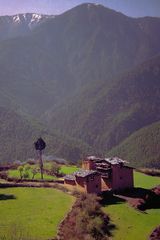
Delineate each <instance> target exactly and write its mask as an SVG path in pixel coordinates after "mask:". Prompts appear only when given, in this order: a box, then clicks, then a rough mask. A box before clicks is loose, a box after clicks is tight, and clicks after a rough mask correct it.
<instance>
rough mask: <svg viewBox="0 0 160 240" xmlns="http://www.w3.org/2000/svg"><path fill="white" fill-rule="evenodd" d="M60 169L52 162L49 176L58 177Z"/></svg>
mask: <svg viewBox="0 0 160 240" xmlns="http://www.w3.org/2000/svg"><path fill="white" fill-rule="evenodd" d="M60 169H61V168H60V166H59V165H58V164H57V163H55V162H53V163H52V165H51V169H50V173H51V175H53V176H54V175H55V176H58V175H59V173H60Z"/></svg>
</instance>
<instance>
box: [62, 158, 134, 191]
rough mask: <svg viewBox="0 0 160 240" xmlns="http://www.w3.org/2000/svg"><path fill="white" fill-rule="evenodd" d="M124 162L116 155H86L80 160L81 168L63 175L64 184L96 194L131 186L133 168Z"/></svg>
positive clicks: (132, 185)
mask: <svg viewBox="0 0 160 240" xmlns="http://www.w3.org/2000/svg"><path fill="white" fill-rule="evenodd" d="M126 163H127V162H126V161H124V160H122V159H120V158H118V157H114V158H98V157H95V156H90V157H87V158H86V159H84V160H83V162H82V169H80V170H79V171H77V172H75V173H73V174H70V175H66V176H65V178H64V184H65V185H66V187H69V188H71V189H77V190H79V191H82V192H86V193H96V194H99V193H101V192H104V191H110V190H113V191H115V190H124V189H129V188H133V187H134V182H133V168H131V167H128V166H127V165H126Z"/></svg>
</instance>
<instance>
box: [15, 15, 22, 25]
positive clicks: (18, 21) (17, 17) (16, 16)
mask: <svg viewBox="0 0 160 240" xmlns="http://www.w3.org/2000/svg"><path fill="white" fill-rule="evenodd" d="M13 21H14V22H15V23H20V21H21V20H20V17H19V15H15V16H14V17H13Z"/></svg>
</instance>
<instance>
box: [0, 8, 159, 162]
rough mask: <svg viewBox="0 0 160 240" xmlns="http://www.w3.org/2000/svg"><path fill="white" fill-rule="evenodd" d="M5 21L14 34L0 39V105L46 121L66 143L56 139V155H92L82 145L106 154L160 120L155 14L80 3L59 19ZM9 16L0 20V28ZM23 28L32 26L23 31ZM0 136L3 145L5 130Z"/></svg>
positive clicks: (27, 17)
mask: <svg viewBox="0 0 160 240" xmlns="http://www.w3.org/2000/svg"><path fill="white" fill-rule="evenodd" d="M43 18H44V20H43ZM7 19H8V18H7ZM10 19H11V20H10V21H11V23H8V24H9V25H7V26H9V28H11V30H12V31H13V32H12V31H11V32H9V33H7V31H8V30H4V32H5V31H6V34H5V33H4V32H3V33H2V36H5V37H4V39H3V40H2V38H1V41H0V86H1V89H0V106H1V107H4V108H6V109H12V111H13V112H18V113H20V115H21V116H22V115H23V116H24V115H25V116H28V115H30V116H31V117H29V118H31V119H32V118H35V119H38V121H41V122H43V123H45V125H46V126H47V129H49V130H47V134H49V135H52V132H54V133H56V134H55V135H56V136H57V137H56V139H59V141H60V142H61V143H62V142H65V148H64V147H62V148H61V147H58V146H59V145H58V146H57V145H56V144H55V146H56V147H55V148H54V151H55V152H56V153H59V156H60V157H61V156H62V157H63V156H64V157H66V158H68V156H70V154H69V155H67V156H66V151H67V150H64V149H68V148H69V149H70V150H71V153H72V154H71V155H72V157H71V159H72V160H77V159H78V158H79V156H80V155H82V154H83V153H84V152H88V154H89V153H90V150H89V151H86V150H85V151H82V149H91V150H92V153H93V154H96V153H100V154H105V153H106V152H108V151H109V150H111V149H112V148H113V147H115V146H117V145H119V144H120V143H121V142H122V141H124V140H125V138H127V137H129V136H130V135H131V134H132V133H134V132H135V131H137V130H139V129H141V128H143V127H145V126H147V125H149V124H152V123H154V122H157V121H159V120H160V112H159V111H160V110H159V105H158V103H159V101H160V99H159V95H160V85H159V84H160V82H159V76H160V59H159V56H158V57H155V56H156V55H158V54H159V53H160V45H159V42H160V19H159V18H152V17H145V18H137V19H134V18H130V17H127V16H125V15H123V14H121V13H119V12H116V11H113V10H111V9H108V8H105V7H103V6H101V5H95V4H82V5H80V6H77V7H75V8H73V9H71V10H69V11H67V12H65V13H63V14H61V15H59V16H56V17H53V16H51V17H47V16H35V15H34V14H22V15H18V16H13V17H11V18H10ZM13 20H14V21H13ZM32 20H33V24H34V23H35V25H34V27H33V28H31V25H30V24H31V23H32ZM41 20H42V21H41ZM8 21H9V20H6V17H1V22H0V26H2V25H3V24H2V25H1V23H2V22H8ZM15 22H17V23H18V25H17V23H16V24H15ZM39 22H40V24H39ZM12 23H13V24H12ZM13 25H14V26H13ZM15 26H17V27H18V30H17V29H16V28H14V27H15ZM20 26H21V27H22V29H23V30H24V31H26V30H25V29H26V27H27V29H32V30H29V32H26V33H22V32H21V30H19V29H20V28H21V27H20ZM19 27H20V28H19ZM2 28H3V27H2ZM3 29H7V28H3ZM7 34H8V35H7ZM13 119H14V117H13ZM3 121H5V120H3ZM10 126H12V124H11V123H10ZM22 129H23V127H22V128H19V129H18V128H17V130H16V134H19V135H20V134H21V131H23V130H22ZM24 129H25V127H24ZM27 129H28V128H27ZM28 131H29V130H28ZM36 131H37V130H36ZM38 131H39V130H38ZM38 131H37V133H38ZM24 132H25V131H24ZM31 132H32V133H33V134H31V136H32V135H35V136H37V135H36V133H35V132H34V131H31ZM39 132H40V131H39ZM57 132H58V134H57ZM5 134H6V136H5ZM27 134H28V133H27ZM27 134H26V135H27ZM23 135H25V134H24V133H23V134H22V136H23ZM38 135H39V134H38ZM66 135H67V137H66ZM28 136H29V135H28ZM63 136H65V137H63ZM68 136H69V137H68ZM72 137H73V138H74V139H71V138H72ZM64 138H66V139H67V140H65V141H64ZM68 138H69V139H70V141H68ZM79 139H80V140H79ZM19 140H20V139H19ZM19 140H18V142H17V144H18V145H19V146H21V147H19V150H20V151H21V152H23V147H22V144H21V142H19ZM1 141H5V142H6V144H7V141H9V138H8V137H7V132H5V131H4V132H3V138H1ZM56 141H57V140H56ZM11 142H12V140H11V139H10V143H11ZM54 142H55V141H53V145H54ZM10 145H12V144H10ZM62 145H63V144H62ZM62 145H61V144H60V146H62ZM74 145H76V146H77V147H76V148H75V147H73V146H74ZM82 145H83V146H82ZM89 146H90V147H89ZM11 149H12V148H11ZM57 149H58V150H57ZM12 151H13V149H12ZM26 151H28V149H27V148H26ZM4 152H5V151H4V150H3V151H2V152H1V157H2V158H3V153H4ZM13 152H14V151H13ZM77 153H78V154H77ZM21 156H22V155H21ZM73 156H74V157H73ZM144 156H145V155H143V157H144ZM18 158H19V157H18ZM69 158H70V157H69ZM5 159H6V158H5ZM150 161H152V159H150Z"/></svg>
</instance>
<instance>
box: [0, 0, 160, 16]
mask: <svg viewBox="0 0 160 240" xmlns="http://www.w3.org/2000/svg"><path fill="white" fill-rule="evenodd" d="M84 2H93V3H100V4H103V5H105V6H106V7H109V8H112V9H115V10H117V11H120V12H123V13H124V14H126V15H128V16H134V17H139V16H158V17H160V0H90V1H89V0H88V1H83V0H0V15H7V14H8V15H12V14H15V13H26V12H38V13H46V14H60V13H62V12H64V11H66V10H68V9H70V8H72V7H74V6H76V5H78V4H81V3H84Z"/></svg>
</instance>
